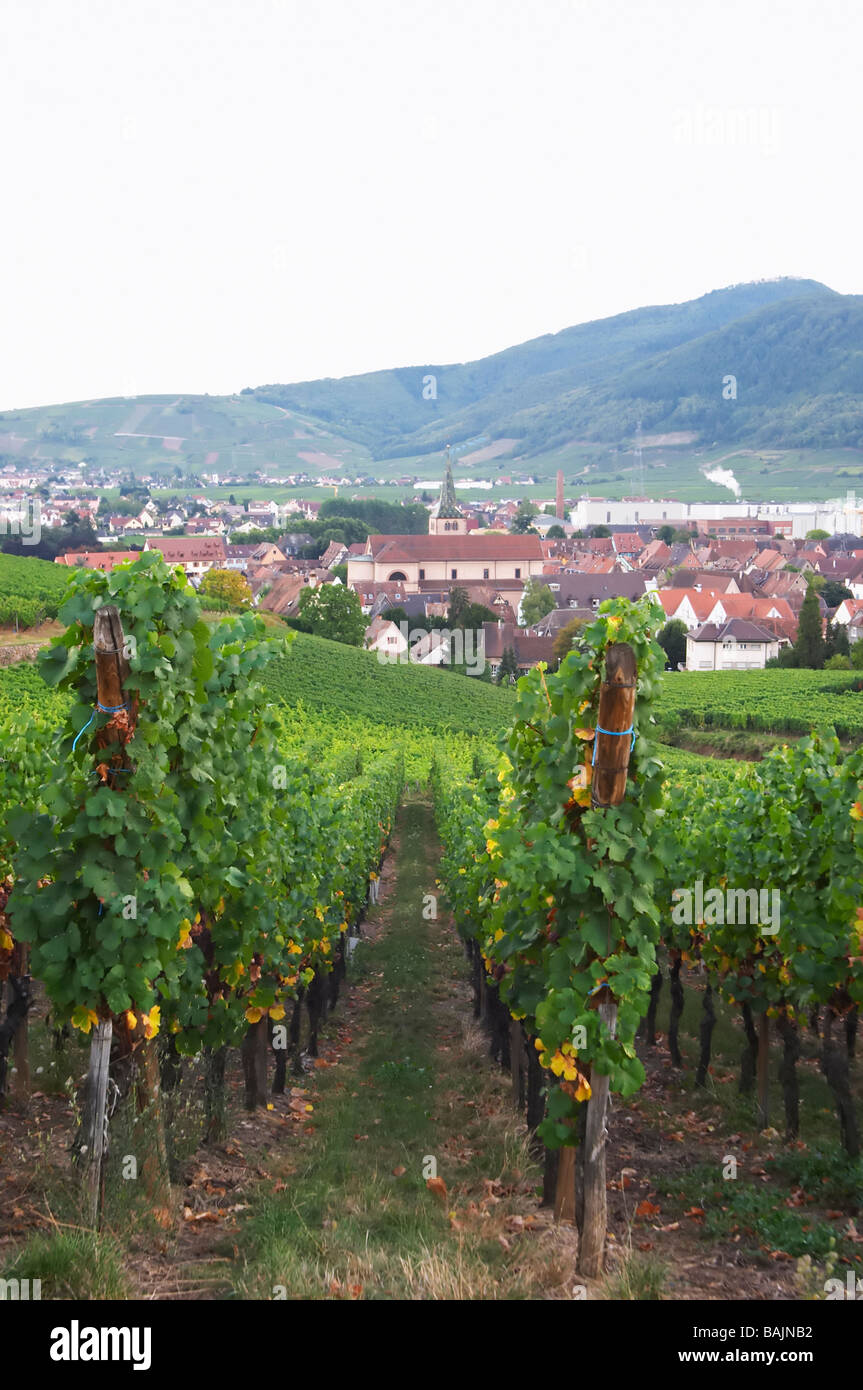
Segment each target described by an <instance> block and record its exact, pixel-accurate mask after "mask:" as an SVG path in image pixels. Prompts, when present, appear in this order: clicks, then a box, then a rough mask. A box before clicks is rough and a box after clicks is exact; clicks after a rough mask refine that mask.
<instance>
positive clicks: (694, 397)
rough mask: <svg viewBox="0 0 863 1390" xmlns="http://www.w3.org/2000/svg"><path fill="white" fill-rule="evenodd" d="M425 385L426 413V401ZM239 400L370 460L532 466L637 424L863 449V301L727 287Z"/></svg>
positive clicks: (792, 283)
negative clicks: (482, 349) (523, 459)
mask: <svg viewBox="0 0 863 1390" xmlns="http://www.w3.org/2000/svg"><path fill="white" fill-rule="evenodd" d="M428 377H434V379H435V389H436V396H435V397H434V398H431V399H426V398H425V397H424V394H423V381H424V379H426V378H428ZM728 377H733V378H734V379H735V380H734V384H733V385H731V384H730V383H728V382H727V378H728ZM723 383H725V388H724V391H723ZM735 393H736V394H735ZM248 394H251V395H253V396H255V397H256V398H257V399H258V400H259V401H262V402H268V403H271V404H275V405H279V406H282V407H286V408H288V409H290V410H297V411H302V412H303V413H305V414H308V415H311V416H314V417H316V418H317V419H319V420H323V421H325V422H326V423H327V425H328V426H329V427H330V428H332V429H335V430H337V431H338V432H339V433H341V434H343V435H345V436H347V437H349V438H353V439H355V440H357V441H358V442H361V443H363V444H366V445H367V446H368V447H369V448H370V449H371V451H372V453H373V454H374V455H375V456H376V457H377V458H387V457H398V456H400V455H407V454H419V453H426V452H433V451H436V450H438V449H440V447H441V445H442V443H444V442H447V441H451V442H454V443H457V442H459V441H461V440H466V439H470V438H471V437H473V436H475V435H478V434H486V435H490V436H491V435H494V436H498V437H501V436H505V437H512V438H515V439H517V440H518V441H519V444H518V452H519V453H521V454H534V453H540V452H545V451H547V450H548V449H550V448H554V447H556V446H558V445H560V444H563V443H566V442H567V441H568V440H571V439H574V438H578V439H584V440H597V441H606V442H611V441H618V440H623V439H626V438H628V437H629V436H631V434H632V433H633V432H634V430H635V428H636V425H637V421H638V420H639V419H640V420H641V421H642V428H643V430H644V432H645V433H649V432H655V433H665V432H669V431H680V430H687V431H693V432H695V433H696V434H697V435H698V436H699V438H700V439H701V440H702V441H704V442H706V443H711V442H713V441H721V440H727V441H729V442H731V441H734V442H739V441H741V440H747V441H748V442H751V443H754V444H757V445H768V444H776V445H786V446H790V445H798V446H809V447H831V446H836V445H854V446H860V445H861V444H863V418H861V406H863V298H861V297H858V296H843V295H838V294H836V293H835V292H834V291H833V290H830V289H828V288H827V287H826V286H824V285H820V284H818V283H817V282H816V281H814V280H795V279H780V280H773V281H765V282H758V283H755V284H750V285H735V286H732V287H730V288H728V289H723V290H715V291H713V292H712V293H710V294H706V295H703V296H702V297H701V298H700V299H695V300H691V301H689V302H688V303H685V304H674V305H662V306H659V307H652V308H645V309H636V310H634V311H632V312H631V313H626V314H618V315H616V316H615V317H613V318H609V319H599V320H596V321H595V322H592V323H586V324H579V325H577V326H576V327H573V328H567V329H564V330H563V331H562V332H560V333H555V334H547V335H545V336H544V337H542V338H536V339H533V340H532V341H530V342H527V343H523V344H521V345H519V346H518V347H513V348H508V349H507V350H506V351H504V352H500V353H495V354H494V355H493V356H490V357H485V358H482V359H480V360H479V361H476V362H469V363H465V364H456V365H440V364H435V363H426V364H424V365H422V366H417V367H410V368H407V367H402V368H397V369H395V370H393V371H383V372H370V373H367V374H365V375H362V376H353V377H343V378H339V379H333V378H327V379H325V380H322V381H311V382H301V383H298V384H295V385H285V386H279V385H271V386H262V387H258V388H256V389H255V390H254V391H250V392H249V393H248Z"/></svg>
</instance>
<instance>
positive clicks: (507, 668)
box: [497, 647, 518, 685]
mask: <svg viewBox="0 0 863 1390" xmlns="http://www.w3.org/2000/svg"><path fill="white" fill-rule="evenodd" d="M517 679H518V662H517V660H516V656H515V652H514V650H513V648H512V647H504V649H503V656H502V657H501V659H500V665H499V666H498V668H497V684H498V685H511V684H512V682H513V681H514V680H517Z"/></svg>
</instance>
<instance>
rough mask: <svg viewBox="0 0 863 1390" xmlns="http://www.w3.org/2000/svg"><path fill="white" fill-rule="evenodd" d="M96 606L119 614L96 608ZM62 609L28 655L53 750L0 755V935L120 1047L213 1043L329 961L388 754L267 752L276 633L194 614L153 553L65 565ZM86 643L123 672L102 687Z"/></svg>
mask: <svg viewBox="0 0 863 1390" xmlns="http://www.w3.org/2000/svg"><path fill="white" fill-rule="evenodd" d="M111 613H116V615H119V619H120V622H121V623H122V628H121V629H120V627H119V624H118V623H116V622H115V626H114V627H113V628H110V627H109V628H106V627H105V624H104V623H102V619H103V618H107V615H108V614H111ZM61 620H62V621H63V622H64V623H65V624H66V625H67V627H66V632H65V634H64V635H63V636H62V638H60V639H58V640H57V641H56V642H55V643H54V644H53V646H52V647H51V648H49V649H48V650H47V651H46V652H45V653H44V654H43V655H42V657H41V659H40V665H41V669H42V672H43V674H44V676H45V678H46V679H47V680H48V682H49V683H50V684H52V685H54V686H55V687H57V688H58V689H59V690H61V691H66V692H69V695H70V696H71V697H72V699H71V703H70V705H69V707H68V714H67V717H66V722H65V725H64V728H63V729H62V730H61V731H59V733H58V734H57V736H56V737H55V741H54V745H53V748H52V759H53V761H51V760H49V761H47V762H43V763H42V765H41V768H40V767H39V765H38V762H39V760H38V758H37V759H35V760H34V759H32V758H30V759H29V760H28V759H27V758H26V757H25V759H24V760H23V762H22V765H21V771H20V772H18V773H16V774H15V777H16V779H17V780H16V781H14V782H13V774H12V773H11V770H10V769H11V762H10V761H8V760H7V762H6V763H4V768H5V769H6V777H7V785H6V786H5V787H4V789H3V794H4V797H5V798H9V799H12V798H13V797H14V796H15V794H16V792H17V794H18V796H19V798H20V799H19V805H18V809H17V810H14V811H12V812H11V814H10V815H9V818H8V824H9V830H8V839H7V842H6V847H5V853H6V867H7V868H8V869H9V870H11V874H12V875H13V876H14V886H13V887H12V891H11V895H10V897H9V901H8V904H7V907H6V913H5V919H4V920H5V926H4V933H5V935H4V938H3V939H4V940H5V939H6V938H11V943H10V942H9V941H7V945H10V944H11V949H12V950H15V949H18V948H20V947H26V948H29V951H30V955H31V960H30V964H31V969H32V972H33V974H34V975H35V976H36V977H37V978H38V979H39V980H41V981H42V983H43V984H44V987H45V990H46V993H47V995H48V998H49V1000H50V1002H51V1007H52V1015H53V1018H54V1021H55V1022H56V1023H57V1024H62V1023H64V1022H68V1023H70V1024H71V1025H72V1027H74V1028H77V1029H80V1030H82V1031H83V1032H89V1031H90V1030H91V1029H96V1030H98V1029H100V1028H101V1027H102V1026H103V1025H104V1024H106V1023H111V1024H113V1025H114V1026H115V1028H116V1030H118V1031H119V1032H121V1033H122V1035H123V1036H124V1037H125V1038H126V1040H127V1045H128V1047H130V1048H136V1047H138V1048H142V1047H143V1046H145V1045H146V1044H147V1043H148V1042H149V1040H151V1039H152V1038H154V1037H155V1036H156V1034H157V1033H158V1032H159V1031H160V1029H161V1030H162V1031H167V1034H168V1036H169V1037H170V1039H171V1046H172V1049H175V1050H176V1051H177V1052H178V1053H195V1052H198V1051H199V1050H200V1049H201V1048H205V1049H207V1051H208V1053H210V1054H213V1053H218V1052H219V1050H220V1049H222V1048H223V1047H224V1046H226V1045H229V1044H232V1043H236V1042H237V1041H238V1040H239V1039H240V1038H241V1037H242V1035H243V1034H244V1033H245V1032H246V1030H247V1029H248V1028H249V1027H250V1026H251V1027H253V1028H258V1032H259V1033H262V1032H263V1030H264V1029H266V1027H267V1026H268V1024H269V1023H270V1022H278V1021H279V1020H281V1019H282V1018H284V1017H285V1016H286V1011H287V1010H288V1009H289V1008H294V1007H296V1005H297V1003H298V1001H299V999H300V998H301V997H302V994H303V992H304V990H308V989H309V987H310V986H311V987H314V983H315V981H316V980H317V979H319V978H321V977H322V976H323V975H325V974H326V973H327V972H329V971H330V970H331V969H332V966H333V963H334V961H335V962H337V963H338V961H339V957H340V953H341V951H342V950H343V947H344V938H345V934H346V933H347V931H348V928H349V927H350V925H351V924H352V923H354V922H355V921H356V919H357V916H358V914H359V913H360V912H361V910H362V907H363V905H364V903H365V900H366V897H367V894H368V884H369V874H370V872H374V871H375V869H376V868H377V866H378V864H379V862H380V858H381V855H382V853H383V850H384V847H385V845H386V841H387V838H388V835H389V832H390V829H391V826H392V819H393V816H394V814H395V809H396V806H397V804H398V799H399V796H400V793H401V787H402V782H403V768H402V763H401V760H400V757H399V755H398V754H397V753H395V752H393V753H390V754H388V755H385V756H383V757H380V758H378V759H376V760H374V761H371V762H369V764H368V765H367V766H366V767H364V768H363V770H362V771H359V772H358V771H357V759H356V750H354V757H353V763H352V764H351V763H350V761H349V760H346V759H345V758H344V757H342V758H341V759H340V760H339V761H338V763H337V768H338V775H339V776H341V778H342V780H341V781H336V780H335V779H334V777H333V776H332V768H331V767H330V768H327V767H326V766H324V765H322V763H321V761H320V760H319V758H318V757H317V756H316V755H315V754H314V753H313V755H312V757H302V756H299V755H297V754H296V753H291V754H286V753H284V752H283V751H281V749H280V747H279V741H278V733H279V730H278V722H277V720H276V718H275V716H274V714H273V712H272V711H271V709H270V707H269V704H268V701H267V697H266V693H265V691H264V690H263V687H262V686H261V684H260V681H259V679H258V674H259V672H260V670H261V669H262V668H263V667H264V665H265V664H266V662H267V661H268V660H270V659H271V658H272V657H273V656H274V655H278V654H281V653H282V652H284V649H285V639H281V640H278V639H276V640H273V639H266V638H265V636H264V632H263V629H262V625H261V624H260V622H259V620H258V619H257V618H255V617H254V616H252V615H242V616H240V617H235V618H230V619H226V620H224V621H222V622H220V623H218V624H216V625H214V626H212V627H211V626H208V625H207V624H206V623H204V622H203V621H202V620H201V617H200V610H199V607H198V601H197V598H196V596H195V594H194V592H193V591H192V590H191V589H190V588H189V586H188V585H187V583H186V581H185V579H184V577H183V576H182V573H181V572H180V571H176V570H171V569H170V568H169V567H168V566H166V565H165V563H164V562H163V561H162V560H161V558H160V557H159V556H156V555H145V556H142V557H141V558H140V559H138V560H136V561H135V562H134V563H132V564H130V565H128V566H122V567H119V568H118V569H116V570H114V571H112V572H111V573H110V574H101V573H97V572H93V573H87V574H82V575H81V576H80V577H79V579H78V582H77V584H76V586H75V588H74V590H73V592H72V594H71V597H70V598H69V599H68V601H67V602H66V604H65V605H64V607H63V609H62V610H61ZM112 621H114V620H113V619H112ZM100 623H102V626H101V628H100ZM106 631H114V632H117V631H121V636H120V637H119V638H116V639H114V643H115V644H116V645H119V643H120V642H122V644H123V651H122V652H120V651H117V650H115V649H114V645H112V643H107V644H106V642H105V638H104V633H105V632H106ZM100 632H101V633H102V636H101V637H99V636H98V634H99V633H100ZM109 649H110V651H111V652H112V653H113V655H109V656H107V657H106V655H105V653H106V652H108V651H109ZM94 658H95V660H94ZM106 660H107V661H109V662H110V661H111V660H113V661H114V662H115V663H116V664H117V667H118V670H122V677H123V683H122V692H121V693H122V697H123V698H122V699H118V698H113V699H112V700H111V701H110V702H109V701H107V700H106V699H105V698H104V695H103V694H101V688H100V686H99V684H98V677H97V667H98V666H99V662H100V661H102V662H103V664H104V662H105V661H106ZM119 688H120V687H119V685H118V689H119ZM105 706H107V708H105ZM7 759H8V753H7ZM9 839H11V840H14V841H16V842H17V845H18V850H17V853H15V854H14V855H12V856H11V863H10V862H9V859H10V856H9V843H8V840H9ZM259 1025H260V1026H259ZM261 1099H263V1097H261Z"/></svg>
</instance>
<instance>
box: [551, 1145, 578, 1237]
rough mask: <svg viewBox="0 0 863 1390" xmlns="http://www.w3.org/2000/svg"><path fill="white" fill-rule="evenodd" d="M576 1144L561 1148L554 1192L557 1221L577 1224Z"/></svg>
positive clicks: (555, 1217)
mask: <svg viewBox="0 0 863 1390" xmlns="http://www.w3.org/2000/svg"><path fill="white" fill-rule="evenodd" d="M576 1153H577V1150H576V1148H575V1145H574V1144H567V1145H566V1146H565V1147H564V1148H562V1149H560V1151H559V1157H558V1162H557V1185H556V1187H555V1193H554V1219H555V1221H568V1222H569V1223H570V1225H574V1224H575V1155H576Z"/></svg>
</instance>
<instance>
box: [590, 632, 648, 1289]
mask: <svg viewBox="0 0 863 1390" xmlns="http://www.w3.org/2000/svg"><path fill="white" fill-rule="evenodd" d="M637 681H638V668H637V665H636V661H635V653H634V652H633V650H632V648H631V647H630V646H629V645H628V644H627V643H626V642H614V643H612V644H611V645H610V646H609V647H607V648H606V653H605V680H604V681H603V684H602V688H601V690H600V695H599V718H598V724H599V726H600V728H602V729H605V730H607V731H608V732H607V733H600V732H599V730H597V733H596V743H595V754H596V756H595V761H594V767H593V780H592V782H591V805H592V807H594V808H595V809H602V808H605V807H608V806H619V805H620V803H621V801H622V800H623V798H624V796H625V794H626V780H627V775H628V770H629V758H630V753H631V751H632V739H631V738H630V737H627V736H626V735H625V733H624V731H625V730H626V729H629V728H631V727H632V723H633V718H634V715H635V688H636V684H637ZM608 937H609V940H608V948H609V950H611V947H612V941H611V919H610V918H609V928H608ZM595 997H596V1000H597V1005H596V1008H597V1013H598V1014H599V1017H600V1020H601V1023H602V1028H603V1031H604V1032H605V1033H607V1035H608V1036H609V1037H611V1038H613V1037H614V1035H615V1032H616V1029H617V1002H616V1000H614V999H613V998H612V996H611V994H610V992H609V991H608V989H607V988H606V989H602V990H600V991H599V993H598V994H597V995H596V996H595ZM590 1086H591V1097H590V1100H589V1101H588V1102H587V1119H586V1124H585V1137H584V1169H583V1201H584V1217H583V1222H582V1228H581V1232H580V1236H579V1256H578V1268H579V1271H580V1272H581V1273H582V1274H584V1275H586V1276H587V1277H588V1278H594V1279H595V1278H597V1277H598V1276H599V1275H600V1274H601V1273H602V1269H603V1264H604V1262H605V1237H606V1228H607V1224H608V1208H607V1200H606V1190H605V1145H606V1138H607V1135H608V1131H607V1128H606V1118H607V1110H608V1097H609V1081H608V1077H607V1076H601V1075H600V1074H599V1073H598V1072H594V1071H593V1070H592V1071H591V1077H590Z"/></svg>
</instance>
